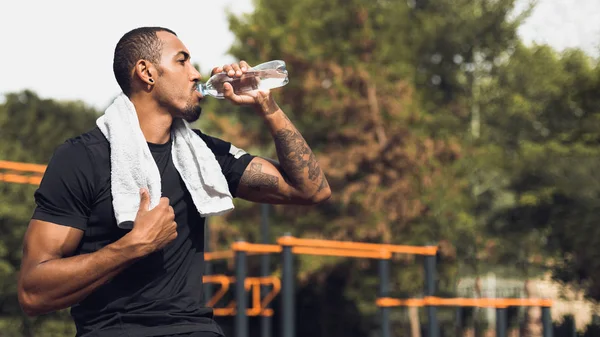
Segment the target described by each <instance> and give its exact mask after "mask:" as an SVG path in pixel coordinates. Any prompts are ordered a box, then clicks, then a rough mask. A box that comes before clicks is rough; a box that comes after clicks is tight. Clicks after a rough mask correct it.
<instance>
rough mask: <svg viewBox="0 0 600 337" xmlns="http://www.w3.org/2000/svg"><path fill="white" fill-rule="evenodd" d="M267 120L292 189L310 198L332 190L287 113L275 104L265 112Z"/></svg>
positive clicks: (280, 162) (280, 161)
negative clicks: (325, 190) (329, 189)
mask: <svg viewBox="0 0 600 337" xmlns="http://www.w3.org/2000/svg"><path fill="white" fill-rule="evenodd" d="M264 116H265V117H264V118H265V121H266V124H267V125H268V127H269V129H270V132H271V134H272V135H273V139H274V141H275V148H276V150H277V157H278V159H279V164H280V165H281V168H282V169H283V171H284V173H285V176H286V177H287V178H288V180H289V183H290V185H292V186H294V187H295V188H296V189H297V190H299V191H302V192H304V193H305V194H307V195H315V194H317V193H318V192H320V191H322V190H324V189H327V188H329V184H328V183H327V179H326V178H325V175H324V174H323V171H322V170H321V167H320V166H319V163H318V161H317V158H316V157H315V155H314V153H313V151H312V150H311V148H310V147H309V146H308V144H307V143H306V140H305V139H304V137H302V135H301V134H300V132H299V131H298V130H297V129H296V127H295V126H294V125H293V124H292V122H291V121H290V120H289V118H287V116H286V115H285V114H284V112H283V111H282V110H281V109H279V107H277V106H276V104H275V105H271V106H269V107H268V108H265V109H264Z"/></svg>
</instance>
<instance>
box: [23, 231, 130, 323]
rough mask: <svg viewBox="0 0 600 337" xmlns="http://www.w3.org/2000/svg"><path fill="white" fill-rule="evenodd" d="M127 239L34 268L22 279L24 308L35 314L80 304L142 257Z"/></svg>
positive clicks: (50, 261) (30, 313) (32, 314)
mask: <svg viewBox="0 0 600 337" xmlns="http://www.w3.org/2000/svg"><path fill="white" fill-rule="evenodd" d="M125 242H126V239H125V238H123V239H121V240H119V241H117V242H115V243H113V244H110V245H108V246H106V247H104V248H102V249H100V250H98V251H96V252H94V253H90V254H83V255H77V256H72V257H68V258H61V259H53V260H49V261H46V262H43V263H41V264H39V265H37V266H34V267H32V268H31V269H30V270H28V271H27V273H26V274H25V275H22V276H21V280H20V281H21V284H20V288H22V289H20V291H19V295H20V297H21V298H20V301H21V305H22V307H23V310H24V311H25V312H26V313H27V314H28V315H31V316H36V315H41V314H45V313H48V312H52V311H56V310H60V309H64V308H67V307H69V306H72V305H73V304H76V303H79V302H80V301H82V300H83V299H85V298H86V297H87V296H88V295H89V294H91V293H92V292H93V291H94V290H96V289H97V288H98V287H100V286H101V285H103V284H105V283H106V282H108V281H110V280H111V279H112V278H113V277H115V276H116V275H117V274H118V273H120V272H121V271H123V270H124V269H125V268H127V267H128V266H129V265H131V264H132V263H133V262H134V261H136V260H137V259H139V258H140V257H141V254H140V253H139V252H137V251H135V249H134V248H133V247H131V246H130V245H128V244H126V243H125Z"/></svg>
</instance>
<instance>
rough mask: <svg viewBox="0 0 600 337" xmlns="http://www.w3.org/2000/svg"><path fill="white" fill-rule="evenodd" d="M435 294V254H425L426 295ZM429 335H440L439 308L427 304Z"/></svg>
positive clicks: (431, 336) (430, 336)
mask: <svg viewBox="0 0 600 337" xmlns="http://www.w3.org/2000/svg"><path fill="white" fill-rule="evenodd" d="M434 295H435V255H427V256H425V296H434ZM427 320H428V323H429V327H428V329H427V330H428V332H429V337H439V336H440V330H439V326H438V321H437V308H436V307H435V306H433V305H432V306H427Z"/></svg>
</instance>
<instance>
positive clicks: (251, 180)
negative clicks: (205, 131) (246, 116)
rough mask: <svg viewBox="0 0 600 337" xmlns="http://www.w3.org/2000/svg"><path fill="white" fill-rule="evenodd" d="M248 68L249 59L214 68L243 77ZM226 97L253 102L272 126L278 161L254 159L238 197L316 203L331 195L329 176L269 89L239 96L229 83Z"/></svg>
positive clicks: (254, 199)
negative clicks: (326, 176)
mask: <svg viewBox="0 0 600 337" xmlns="http://www.w3.org/2000/svg"><path fill="white" fill-rule="evenodd" d="M248 69H249V66H248V64H247V63H246V62H244V61H241V62H240V63H239V64H231V65H225V66H223V67H222V68H221V67H220V68H214V69H213V72H212V73H213V74H215V73H218V72H222V71H224V72H226V73H227V74H228V75H229V76H232V77H241V76H242V74H243V73H245V72H246V71H247V70H248ZM223 89H224V96H225V98H227V99H228V100H230V101H231V102H233V103H235V104H238V105H252V106H254V108H255V110H256V111H257V113H258V114H259V115H260V116H262V117H263V119H264V121H265V124H266V126H267V128H268V129H269V131H270V133H271V135H272V136H273V140H274V141H275V148H276V150H277V157H278V159H279V163H278V162H276V161H273V160H270V159H266V158H260V157H256V158H254V159H252V161H251V162H250V164H249V165H248V167H247V168H246V170H245V171H244V174H243V175H242V178H241V180H240V184H239V186H238V189H237V196H238V197H240V198H242V199H246V200H250V201H256V202H264V203H273V204H275V203H277V204H314V203H319V202H322V201H325V200H327V199H329V197H330V196H331V190H330V188H329V184H328V183H327V179H326V178H325V175H324V174H323V171H322V170H321V167H320V166H319V163H318V162H317V159H316V158H315V155H314V154H313V152H312V150H311V149H310V147H309V146H308V144H307V143H306V141H305V140H304V137H302V135H301V134H300V132H299V131H298V130H297V129H296V127H295V126H294V125H293V124H292V122H291V121H290V120H289V119H288V118H287V116H286V115H285V114H284V112H283V111H282V110H281V109H280V108H279V106H278V105H277V103H276V102H275V100H274V99H273V97H272V96H271V94H270V92H269V91H252V92H249V93H244V94H241V95H236V94H235V93H234V92H233V88H232V87H231V85H230V84H229V83H226V84H224V86H223Z"/></svg>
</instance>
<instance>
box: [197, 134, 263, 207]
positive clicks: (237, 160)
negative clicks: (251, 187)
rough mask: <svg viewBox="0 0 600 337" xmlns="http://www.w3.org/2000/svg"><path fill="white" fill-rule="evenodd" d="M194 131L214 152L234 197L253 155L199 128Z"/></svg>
mask: <svg viewBox="0 0 600 337" xmlns="http://www.w3.org/2000/svg"><path fill="white" fill-rule="evenodd" d="M194 132H196V134H198V135H199V136H200V137H201V138H202V140H204V142H205V143H206V145H207V146H208V147H209V148H210V149H211V151H212V152H213V153H214V154H215V158H216V159H217V161H218V162H219V165H221V172H223V175H224V176H225V179H226V180H227V183H228V185H229V192H231V195H232V196H233V197H235V196H236V191H237V188H238V185H239V184H240V180H241V178H242V175H243V174H244V171H245V170H246V167H248V164H250V162H251V161H252V159H254V157H255V156H253V155H251V154H249V153H246V151H244V150H242V149H239V148H237V147H235V146H234V145H233V144H231V143H229V142H226V141H224V140H221V139H219V138H215V137H211V136H208V135H205V134H203V133H202V132H201V131H200V130H194Z"/></svg>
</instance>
